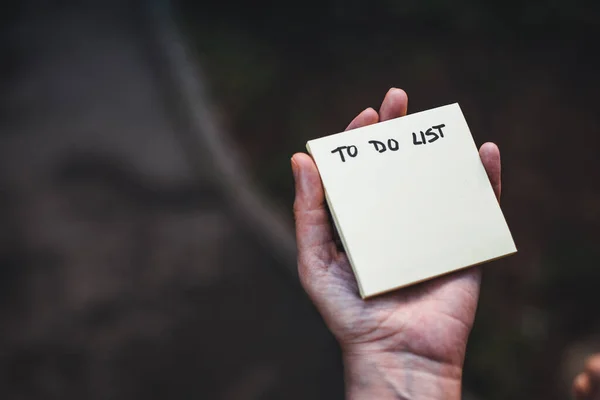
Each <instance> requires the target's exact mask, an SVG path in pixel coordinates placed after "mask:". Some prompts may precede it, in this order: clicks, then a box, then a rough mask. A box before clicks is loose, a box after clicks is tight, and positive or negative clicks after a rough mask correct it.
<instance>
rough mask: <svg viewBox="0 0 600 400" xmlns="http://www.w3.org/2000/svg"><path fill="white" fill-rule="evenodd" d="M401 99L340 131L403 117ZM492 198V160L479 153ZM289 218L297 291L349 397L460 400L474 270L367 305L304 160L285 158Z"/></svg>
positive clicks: (495, 178)
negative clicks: (329, 344) (333, 342)
mask: <svg viewBox="0 0 600 400" xmlns="http://www.w3.org/2000/svg"><path fill="white" fill-rule="evenodd" d="M407 105H408V98H407V95H406V93H405V92H404V91H402V90H400V89H390V91H388V93H387V95H386V96H385V99H384V100H383V103H382V104H381V107H380V109H379V113H377V112H376V111H375V110H373V109H372V108H368V109H366V110H364V111H363V112H361V113H360V114H359V115H358V116H357V117H356V118H354V120H353V121H352V122H351V123H350V125H348V128H347V130H349V129H355V128H359V127H362V126H366V125H371V124H375V123H377V122H380V121H385V120H389V119H392V118H397V117H402V116H404V115H406V110H407ZM479 154H480V157H481V160H482V162H483V165H484V166H485V169H486V171H487V173H488V177H489V179H490V181H491V184H492V186H493V188H494V191H495V193H496V196H497V197H498V198H499V196H500V153H499V150H498V147H496V145H495V144H492V143H486V144H484V145H483V146H482V147H481V149H480V150H479ZM292 169H293V172H294V178H295V185H296V198H295V201H294V215H295V219H296V236H297V244H298V271H299V275H300V280H301V283H302V286H303V287H304V289H305V290H306V292H307V293H308V296H309V297H310V298H311V300H312V301H313V303H314V304H315V306H316V307H317V309H318V310H319V312H320V313H321V315H322V316H323V318H324V320H325V323H326V324H327V326H328V327H329V329H330V330H331V332H332V333H333V335H334V336H335V337H336V338H337V340H338V341H339V343H340V346H341V349H342V353H343V356H344V364H345V370H346V371H345V375H346V392H347V396H348V397H349V398H411V399H412V398H444V399H451V398H460V388H461V386H460V385H461V378H462V366H463V361H464V357H465V349H466V344H467V339H468V336H469V333H470V331H471V327H472V325H473V319H474V316H475V310H476V308H477V300H478V297H479V286H480V277H481V270H480V268H478V267H473V268H469V269H467V270H463V271H459V272H455V273H452V274H449V275H446V276H443V277H440V278H436V279H433V280H430V281H427V282H425V283H421V284H418V285H415V286H411V287H408V288H404V289H401V290H397V291H395V292H392V293H390V294H387V295H382V296H378V297H375V298H373V299H369V300H362V299H361V298H360V296H359V292H358V287H357V283H356V280H355V277H354V274H353V272H352V270H351V268H350V265H349V263H348V258H347V257H346V254H345V253H344V252H342V251H339V250H338V248H337V246H336V244H335V239H334V232H333V229H332V226H331V222H330V220H329V218H328V213H327V210H326V203H325V198H324V192H323V187H322V184H321V180H320V177H319V173H318V171H317V168H316V165H315V164H314V162H313V160H312V158H311V157H310V156H308V155H306V154H302V153H298V154H294V156H293V157H292Z"/></svg>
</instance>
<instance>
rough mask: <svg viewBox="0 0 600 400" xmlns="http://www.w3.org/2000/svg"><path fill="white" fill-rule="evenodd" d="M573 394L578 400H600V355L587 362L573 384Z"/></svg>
mask: <svg viewBox="0 0 600 400" xmlns="http://www.w3.org/2000/svg"><path fill="white" fill-rule="evenodd" d="M573 394H574V395H575V398H576V399H578V400H600V354H596V355H593V356H591V357H590V358H589V359H588V360H587V362H586V364H585V367H584V370H583V372H582V373H580V374H579V375H577V377H576V378H575V380H574V382H573Z"/></svg>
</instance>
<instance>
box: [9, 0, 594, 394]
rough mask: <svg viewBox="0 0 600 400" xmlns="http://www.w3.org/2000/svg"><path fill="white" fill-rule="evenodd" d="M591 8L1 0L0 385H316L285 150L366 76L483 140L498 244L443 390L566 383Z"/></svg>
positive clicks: (333, 385) (586, 179)
mask: <svg viewBox="0 0 600 400" xmlns="http://www.w3.org/2000/svg"><path fill="white" fill-rule="evenodd" d="M599 4H600V3H598V2H592V1H584V0H574V1H571V2H563V1H557V0H538V1H528V2H521V1H514V0H512V1H506V0H504V1H497V0H494V1H487V2H475V1H470V0H457V1H453V2H442V1H437V0H427V1H415V0H411V1H399V0H398V1H391V0H385V1H384V0H379V1H364V0H347V1H340V0H326V1H314V0H307V1H304V2H301V3H298V2H291V3H285V2H274V1H273V2H270V1H254V2H243V1H220V2H211V3H206V2H193V1H183V0H181V1H178V2H174V3H172V4H171V7H169V5H168V3H167V2H161V1H154V2H141V1H133V0H127V1H116V0H109V1H94V0H86V1H79V2H75V1H66V0H65V1H42V0H26V1H16V0H13V1H8V2H5V4H4V6H3V7H4V9H3V10H2V12H1V13H0V19H1V33H0V35H1V36H0V46H1V52H0V60H1V61H0V63H1V64H0V327H1V329H0V398H2V399H80V398H88V399H109V398H110V399H134V398H135V399H137V398H140V399H141V398H143V399H164V398H169V399H191V398H207V399H283V398H285V399H306V398H311V399H341V398H342V397H343V382H342V369H341V368H342V365H341V360H340V355H339V350H338V348H337V345H336V343H335V341H334V340H333V338H332V337H331V336H330V334H329V333H328V331H327V330H326V328H325V327H324V325H323V323H322V321H321V319H320V317H319V316H318V314H317V313H316V312H315V310H314V309H313V307H312V305H311V304H310V302H309V301H308V300H307V299H306V297H305V295H304V293H303V292H302V290H301V288H300V286H299V284H298V282H297V280H296V277H295V276H294V268H295V265H294V261H293V257H294V254H293V236H292V233H291V232H292V231H291V228H290V227H291V203H292V197H293V189H292V181H291V173H290V168H289V158H290V156H291V154H292V153H293V152H295V151H302V150H303V149H304V143H305V142H306V140H307V139H311V138H315V137H318V136H323V135H326V134H330V133H335V132H338V131H341V130H343V129H344V127H345V126H346V124H347V123H348V122H349V121H350V120H351V119H352V118H353V117H354V116H355V115H356V114H357V113H359V112H360V111H361V110H363V109H364V108H366V107H368V106H372V107H374V108H377V107H378V106H379V104H380V102H381V100H382V99H383V96H384V94H385V92H386V91H387V89H388V88H390V87H392V86H395V87H401V88H403V89H404V90H406V91H407V93H408V95H409V99H410V100H409V112H415V111H421V110H425V109H428V108H432V107H435V106H439V105H443V104H447V103H451V102H456V101H458V102H459V103H460V104H461V106H462V108H463V110H464V112H465V114H466V117H467V120H468V121H469V124H470V127H471V130H472V132H473V134H474V137H475V140H476V142H477V143H478V144H482V143H484V142H486V141H494V142H496V143H497V144H498V145H499V147H500V149H501V151H502V160H503V168H504V171H503V183H504V186H503V199H502V204H503V209H504V212H505V215H506V218H507V220H508V223H509V225H510V227H511V230H512V232H513V235H514V237H515V240H516V243H517V246H518V248H519V253H518V255H517V256H513V257H511V258H508V259H506V260H502V261H498V262H494V263H493V264H490V265H488V266H486V267H485V277H484V282H483V288H482V298H481V302H480V308H479V311H478V316H477V320H476V324H475V328H474V331H473V334H472V338H471V341H470V343H469V349H468V354H467V360H466V369H465V377H464V378H465V390H466V394H465V399H506V398H511V399H532V398H540V399H541V398H543V399H564V398H568V397H569V387H570V382H571V380H572V379H573V377H574V375H575V374H576V373H577V372H578V371H579V370H580V369H581V367H582V363H583V360H584V359H585V357H586V356H587V355H589V354H591V353H593V352H597V351H600V311H599V310H598V303H597V301H598V293H599V292H598V289H599V287H600V248H599V247H598V244H597V243H598V239H599V238H600V229H599V228H600V157H598V155H597V151H598V148H599V144H600V139H599V138H600V126H599V122H600V118H599V114H598V108H599V107H600V103H599V101H598V93H599V90H600V75H598V73H597V71H598V70H599V67H600V61H599V60H598V57H597V49H598V41H597V39H596V37H597V36H598V35H597V34H598V33H599V31H600V27H599V26H598V24H597V20H598V17H599V16H600V13H599V11H600V6H599ZM171 16H173V17H174V18H173V20H171V19H170V18H171ZM176 32H178V33H176ZM178 35H179V36H178ZM196 89H198V90H196Z"/></svg>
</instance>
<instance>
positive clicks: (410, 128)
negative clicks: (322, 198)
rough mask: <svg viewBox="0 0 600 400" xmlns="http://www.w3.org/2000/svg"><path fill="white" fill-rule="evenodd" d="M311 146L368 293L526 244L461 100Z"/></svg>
mask: <svg viewBox="0 0 600 400" xmlns="http://www.w3.org/2000/svg"><path fill="white" fill-rule="evenodd" d="M306 147H307V149H308V151H309V153H310V154H311V155H312V157H313V159H314V160H315V163H316V165H317V168H318V170H319V173H320V175H321V180H322V182H323V187H324V189H325V194H326V198H327V202H328V205H329V208H330V210H331V214H332V216H333V220H334V223H335V225H336V227H337V229H338V232H339V234H340V237H341V239H342V243H343V245H344V248H345V250H346V253H347V256H348V259H349V261H350V264H351V266H352V269H353V271H354V274H355V276H356V279H357V281H358V286H359V289H360V294H361V296H362V297H363V298H367V297H370V296H374V295H377V294H380V293H384V292H388V291H391V290H393V289H397V288H401V287H403V286H407V285H410V284H413V283H417V282H421V281H424V280H426V279H429V278H433V277H436V276H439V275H442V274H445V273H448V272H451V271H455V270H458V269H461V268H466V267H469V266H473V265H476V264H481V263H483V262H486V261H490V260H493V259H496V258H499V257H503V256H506V255H509V254H512V253H515V252H516V251H517V249H516V246H515V243H514V241H513V239H512V236H511V234H510V231H509V229H508V226H507V224H506V221H505V219H504V216H503V214H502V211H501V209H500V206H499V204H498V201H497V200H496V197H495V195H494V191H493V189H492V186H491V184H490V182H489V179H488V177H487V174H486V172H485V169H484V167H483V164H482V162H481V159H480V158H479V152H478V149H477V146H476V145H475V142H474V140H473V137H472V136H471V132H470V131H469V127H468V125H467V122H466V120H465V118H464V116H463V113H462V111H461V109H460V107H459V105H458V104H451V105H447V106H443V107H439V108H435V109H432V110H428V111H423V112H419V113H416V114H411V115H408V116H405V117H401V118H397V119H393V120H389V121H385V122H380V123H378V124H375V125H370V126H367V127H363V128H359V129H354V130H350V131H347V132H342V133H338V134H335V135H331V136H326V137H322V138H319V139H315V140H311V141H309V142H308V143H307V145H306Z"/></svg>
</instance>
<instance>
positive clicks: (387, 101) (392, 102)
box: [379, 88, 408, 121]
mask: <svg viewBox="0 0 600 400" xmlns="http://www.w3.org/2000/svg"><path fill="white" fill-rule="evenodd" d="M407 109H408V96H407V94H406V92H405V91H404V90H402V89H397V88H391V89H390V90H388V92H387V93H386V95H385V98H384V99H383V102H382V103H381V107H380V108H379V119H380V120H381V121H387V120H389V119H393V118H398V117H404V116H405V115H406V110H407Z"/></svg>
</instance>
